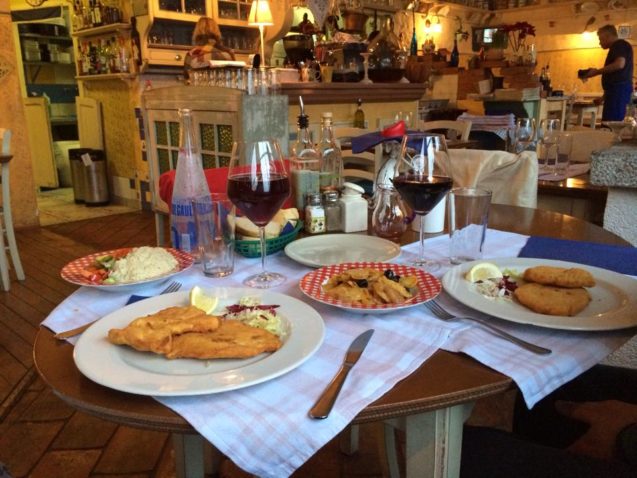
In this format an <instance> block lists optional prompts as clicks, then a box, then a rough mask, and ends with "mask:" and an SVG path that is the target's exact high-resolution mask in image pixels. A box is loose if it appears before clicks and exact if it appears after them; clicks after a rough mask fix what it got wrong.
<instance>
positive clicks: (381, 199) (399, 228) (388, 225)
mask: <svg viewBox="0 0 637 478" xmlns="http://www.w3.org/2000/svg"><path fill="white" fill-rule="evenodd" d="M375 199H376V207H375V208H374V212H373V213H372V229H373V231H374V234H375V235H377V236H378V237H384V238H385V239H390V240H392V241H396V242H398V241H399V240H400V237H401V236H402V235H403V233H404V232H405V231H406V230H407V213H406V210H405V206H404V205H403V202H402V200H401V198H400V194H398V191H396V190H395V189H394V188H393V187H391V186H387V185H379V186H378V187H377V188H376V195H375Z"/></svg>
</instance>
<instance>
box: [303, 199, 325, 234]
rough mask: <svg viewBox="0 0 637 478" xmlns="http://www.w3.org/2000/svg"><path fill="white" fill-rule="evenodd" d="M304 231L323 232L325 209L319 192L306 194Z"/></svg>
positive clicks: (311, 232)
mask: <svg viewBox="0 0 637 478" xmlns="http://www.w3.org/2000/svg"><path fill="white" fill-rule="evenodd" d="M305 231H306V232H308V233H310V234H321V233H323V232H325V209H323V206H322V205H321V195H320V194H319V193H313V194H308V196H307V206H305Z"/></svg>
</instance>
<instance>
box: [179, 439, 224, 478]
mask: <svg viewBox="0 0 637 478" xmlns="http://www.w3.org/2000/svg"><path fill="white" fill-rule="evenodd" d="M172 440H173V449H174V450H175V476H176V477H177V478H204V476H205V475H206V474H208V475H213V476H216V475H217V474H218V472H219V464H220V462H221V453H220V452H219V451H218V450H217V449H216V448H215V447H213V446H212V445H211V444H210V443H208V442H207V441H206V440H204V438H203V437H201V436H200V435H182V434H178V433H173V434H172Z"/></svg>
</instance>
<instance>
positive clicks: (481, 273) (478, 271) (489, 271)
mask: <svg viewBox="0 0 637 478" xmlns="http://www.w3.org/2000/svg"><path fill="white" fill-rule="evenodd" d="M464 277H465V279H467V280H468V281H469V282H478V281H481V280H486V279H500V278H502V271H501V270H500V268H499V267H498V266H496V265H495V264H492V263H490V262H480V263H479V264H476V265H475V266H473V267H472V268H471V269H469V271H468V272H467V273H466V274H465V276H464Z"/></svg>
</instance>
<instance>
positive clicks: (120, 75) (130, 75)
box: [75, 73, 137, 81]
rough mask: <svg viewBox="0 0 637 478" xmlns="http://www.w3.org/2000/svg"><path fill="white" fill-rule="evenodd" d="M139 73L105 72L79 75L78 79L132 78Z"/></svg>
mask: <svg viewBox="0 0 637 478" xmlns="http://www.w3.org/2000/svg"><path fill="white" fill-rule="evenodd" d="M135 77H137V75H135V74H133V73H105V74H103V75H79V76H76V77H75V79H76V80H81V81H101V80H132V79H134V78H135Z"/></svg>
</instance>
